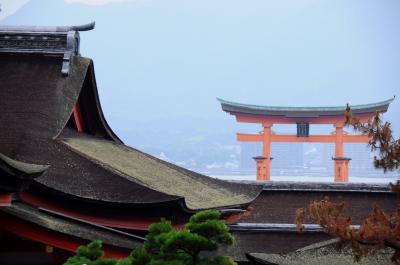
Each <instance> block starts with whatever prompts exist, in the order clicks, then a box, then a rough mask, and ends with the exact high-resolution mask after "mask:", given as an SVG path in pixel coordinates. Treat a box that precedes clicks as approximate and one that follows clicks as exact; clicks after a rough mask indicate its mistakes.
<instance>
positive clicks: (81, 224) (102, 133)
mask: <svg viewBox="0 0 400 265" xmlns="http://www.w3.org/2000/svg"><path fill="white" fill-rule="evenodd" d="M93 27H94V24H88V25H83V26H72V27H30V26H27V27H22V26H0V264H1V265H7V264H12V265H18V264H25V265H33V264H38V265H39V264H40V265H46V264H47V265H50V264H51V265H53V264H62V263H63V262H65V260H66V259H67V257H69V256H70V255H72V254H73V253H74V251H75V250H76V248H77V247H78V246H80V245H83V244H86V243H88V242H89V241H91V240H94V239H99V240H101V241H102V242H103V245H104V249H105V254H106V256H108V257H124V256H127V255H128V254H129V253H130V251H131V250H132V249H133V248H135V247H136V246H139V245H141V244H142V243H143V236H145V235H146V233H147V230H148V227H149V225H150V224H151V223H154V222H158V221H159V220H160V218H166V219H169V220H171V221H172V224H173V225H174V226H176V227H181V226H182V225H183V224H184V223H185V222H186V221H187V220H188V218H189V217H190V216H191V215H192V214H193V213H195V212H197V211H199V210H203V209H217V210H219V211H220V212H221V213H222V215H223V217H224V218H225V220H226V222H227V223H228V224H229V225H230V229H231V232H232V233H233V234H234V236H235V238H236V240H235V244H234V246H233V247H231V248H229V249H226V250H223V251H224V254H229V255H231V256H232V257H234V259H235V260H236V261H238V262H239V263H241V264H249V260H248V259H247V258H246V254H247V256H248V257H259V256H260V255H261V256H264V254H265V253H282V252H283V253H290V252H292V251H294V250H296V249H299V248H302V247H305V246H307V245H310V244H315V243H318V242H320V241H324V240H328V239H329V236H328V235H327V234H325V233H324V232H323V231H322V229H321V228H319V227H318V226H315V225H312V224H310V225H306V227H305V233H304V234H298V233H297V232H296V229H295V225H294V224H293V220H294V215H295V212H296V209H297V208H299V207H304V206H306V205H307V204H308V203H309V201H311V200H318V199H321V198H323V197H324V196H329V197H330V198H331V200H333V201H345V202H346V203H347V204H348V207H349V209H350V212H351V214H352V216H353V220H354V223H355V224H357V223H359V222H360V220H362V218H363V217H365V216H366V215H367V214H368V213H369V210H370V205H371V204H372V203H373V202H377V203H379V204H380V205H381V206H382V208H383V209H385V210H390V209H394V208H395V206H396V204H397V201H396V199H395V198H396V196H395V195H393V193H391V192H390V188H389V187H388V186H387V185H383V184H382V185H366V184H354V183H331V184H326V183H311V184H310V183H308V184H307V183H284V182H278V183H277V182H273V181H269V182H264V183H260V182H226V181H222V180H218V179H214V178H209V177H207V176H204V175H201V174H198V173H195V172H192V171H189V170H187V169H185V168H181V167H178V166H176V165H173V164H171V163H168V162H165V161H162V160H160V159H157V158H155V157H153V156H151V155H149V154H146V153H143V152H141V151H139V150H136V149H134V148H131V147H129V146H126V145H124V143H123V142H122V141H121V140H120V139H119V138H118V136H117V135H116V134H115V133H114V132H113V131H112V129H111V128H110V126H109V125H108V124H107V122H106V120H105V118H104V115H103V112H102V110H101V105H100V101H99V96H98V91H97V86H96V78H95V72H94V65H93V61H92V60H91V59H89V58H85V57H83V56H81V55H80V52H79V43H80V31H85V30H90V29H93ZM389 103H390V102H389V101H388V102H386V103H385V104H376V105H373V106H370V111H372V109H373V110H374V111H375V110H377V109H379V110H381V111H384V110H386V109H387V105H388V104H389ZM223 107H224V108H225V109H226V110H229V111H231V112H232V113H233V114H235V115H236V116H237V118H238V119H240V120H242V118H243V120H246V121H252V122H260V121H261V122H264V120H263V117H266V116H265V115H267V114H268V113H266V111H265V110H260V113H259V114H255V113H253V114H251V113H250V114H249V111H253V112H254V109H252V110H245V109H244V110H240V111H239V107H238V106H236V105H235V106H231V105H229V104H227V103H226V104H225V103H224V105H223ZM363 109H365V108H363ZM340 111H342V110H340ZM287 115H288V114H287V113H286V114H285V113H282V112H280V116H278V118H276V117H275V118H276V119H272V120H269V122H270V123H271V125H272V124H273V123H275V122H276V121H278V120H279V119H282V120H286V121H291V122H294V121H301V122H307V121H309V122H310V123H311V121H317V120H318V119H319V120H320V121H324V119H325V118H323V117H322V116H321V117H308V119H307V120H305V119H304V117H303V118H302V119H298V118H296V117H289V116H288V117H286V116H287ZM335 115H336V114H335ZM369 115H370V114H369V113H368V115H366V116H368V117H369ZM325 121H326V119H325ZM263 124H265V125H268V124H269V123H263ZM268 128H269V131H268ZM338 128H339V131H340V130H341V128H342V127H340V126H339V127H338ZM266 132H267V134H268V132H269V135H273V133H272V132H271V131H270V127H268V126H267V127H266ZM241 137H242V136H241ZM248 137H249V139H254V140H257V141H258V140H261V138H262V137H264V135H261V136H260V135H255V136H248ZM279 137H280V136H279ZM291 137H292V138H291V139H293V138H294V139H300V138H296V137H297V136H291ZM302 137H303V136H302ZM336 137H337V134H336V135H331V136H329V137H328V138H329V141H333V140H332V139H336ZM340 137H342V141H347V139H348V138H347V136H346V135H342V136H340ZM289 138H290V137H289ZM317 138H318V137H317ZM328 138H327V139H328ZM262 139H264V138H262ZM301 139H307V138H306V137H303V138H301ZM351 139H354V138H351ZM362 140H363V141H364V140H365V139H363V138H362ZM263 155H264V156H268V157H269V154H268V152H267V153H265V154H263ZM338 156H339V157H340V156H342V155H341V154H338ZM263 161H269V160H263ZM263 172H264V173H263V176H262V178H264V179H265V178H266V176H267V173H268V172H267V171H265V170H264V171H263ZM249 213H250V214H249ZM263 253H264V254H263ZM250 260H254V258H250Z"/></svg>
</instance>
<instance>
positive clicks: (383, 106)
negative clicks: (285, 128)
mask: <svg viewBox="0 0 400 265" xmlns="http://www.w3.org/2000/svg"><path fill="white" fill-rule="evenodd" d="M394 98H395V97H393V98H391V99H388V100H385V101H381V102H376V103H371V104H363V105H354V106H351V105H350V107H351V110H352V112H353V113H354V114H367V113H375V112H376V111H379V112H386V111H387V109H388V107H389V105H390V103H392V101H393V100H394ZM217 100H218V101H219V102H220V103H221V107H222V109H223V110H224V111H226V112H228V113H230V114H232V115H235V114H253V115H265V116H285V117H289V118H317V117H320V116H342V115H343V113H344V111H345V110H346V106H336V107H283V106H261V105H251V104H243V103H236V102H231V101H227V100H224V99H220V98H217Z"/></svg>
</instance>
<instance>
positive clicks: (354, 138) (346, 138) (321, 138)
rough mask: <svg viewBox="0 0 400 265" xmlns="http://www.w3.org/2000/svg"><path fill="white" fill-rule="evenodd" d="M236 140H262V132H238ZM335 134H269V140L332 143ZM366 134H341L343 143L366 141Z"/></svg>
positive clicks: (275, 141) (277, 141)
mask: <svg viewBox="0 0 400 265" xmlns="http://www.w3.org/2000/svg"><path fill="white" fill-rule="evenodd" d="M237 140H238V141H240V142H263V141H264V139H263V134H248V133H238V134H237ZM335 141H336V135H335V134H331V135H310V136H309V137H297V135H290V134H271V142H274V143H290V142H292V143H311V142H313V143H334V142H335ZM368 141H369V138H368V136H366V135H345V134H344V135H343V143H368Z"/></svg>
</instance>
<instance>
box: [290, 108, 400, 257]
mask: <svg viewBox="0 0 400 265" xmlns="http://www.w3.org/2000/svg"><path fill="white" fill-rule="evenodd" d="M345 115H346V125H347V126H351V127H352V128H353V129H354V130H355V131H358V132H360V133H362V134H364V135H368V136H369V138H370V140H369V143H368V144H369V146H370V148H371V150H372V151H378V153H379V156H378V157H375V158H374V165H375V167H376V168H381V169H383V170H384V172H386V171H388V170H389V171H392V170H397V169H399V167H400V138H399V139H397V140H396V139H395V138H394V137H393V133H392V129H391V124H390V123H389V122H383V121H382V120H381V117H380V113H376V115H375V116H374V117H373V118H372V119H370V120H369V121H368V122H367V123H362V122H360V120H359V119H357V118H355V117H353V115H352V113H351V109H350V107H349V106H347V108H346V113H345ZM391 185H392V190H393V191H394V192H396V193H397V194H400V182H399V181H398V182H397V183H396V184H394V185H393V184H391ZM344 209H345V204H344V203H343V202H342V203H334V202H330V201H329V198H327V197H326V198H324V199H323V200H321V201H313V202H311V203H310V204H309V205H308V208H307V209H304V208H302V209H298V210H297V214H296V224H297V228H298V230H299V231H302V230H303V228H304V226H303V225H302V223H303V222H304V220H306V219H311V220H313V221H314V222H315V223H317V224H319V225H320V226H322V227H323V228H324V229H325V230H326V232H327V233H329V234H330V235H332V236H334V237H338V238H340V239H341V241H342V245H351V247H352V250H353V255H354V257H355V259H356V260H360V259H361V258H362V257H363V256H366V255H374V254H376V253H378V251H379V250H381V249H382V248H384V247H390V248H392V249H394V254H393V256H392V258H391V260H392V261H393V262H394V263H395V264H400V209H399V208H397V209H395V211H394V213H392V214H391V215H388V214H386V213H385V212H384V211H383V210H382V209H381V208H380V207H379V205H377V204H375V205H374V206H373V209H372V212H371V213H370V215H369V216H368V217H367V218H366V219H365V220H364V221H363V222H362V224H361V225H360V227H354V226H352V220H351V217H349V216H346V215H345V214H344Z"/></svg>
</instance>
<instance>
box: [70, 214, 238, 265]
mask: <svg viewBox="0 0 400 265" xmlns="http://www.w3.org/2000/svg"><path fill="white" fill-rule="evenodd" d="M233 241H234V239H233V237H232V235H231V234H230V233H229V228H228V227H227V226H226V224H225V222H224V221H223V220H220V213H219V212H217V211H215V210H207V211H202V212H199V213H197V214H195V215H193V216H192V217H191V218H190V220H189V223H187V224H186V226H185V228H184V229H182V230H176V229H174V228H173V227H172V225H171V223H170V222H169V221H166V220H161V222H159V223H156V224H152V225H151V226H150V227H149V233H148V234H147V236H146V238H145V242H144V244H143V246H142V247H138V248H136V249H134V250H133V251H132V253H131V254H130V256H129V257H127V258H125V259H122V260H117V259H104V258H102V257H103V255H104V252H103V251H102V249H101V243H100V242H99V241H93V242H92V243H90V244H89V245H87V246H82V247H79V248H78V250H77V253H76V255H75V256H73V257H71V258H70V259H68V261H67V262H66V263H65V264H64V265H77V264H80V265H82V264H87V265H206V264H207V265H234V264H236V263H235V262H234V261H233V260H232V258H230V257H227V256H215V255H212V253H209V254H208V255H203V254H204V253H205V252H212V251H216V250H217V249H218V247H219V246H221V245H231V244H232V243H233Z"/></svg>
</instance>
